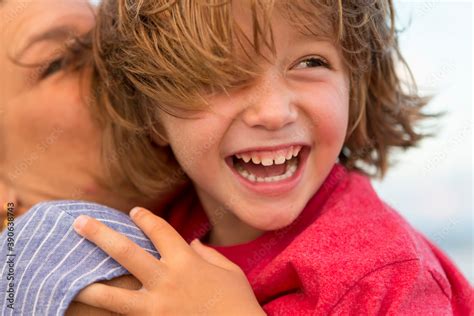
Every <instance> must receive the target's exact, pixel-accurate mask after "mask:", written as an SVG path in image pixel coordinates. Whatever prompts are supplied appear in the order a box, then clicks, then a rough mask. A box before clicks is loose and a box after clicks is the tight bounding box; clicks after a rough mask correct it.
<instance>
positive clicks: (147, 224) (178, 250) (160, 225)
mask: <svg viewBox="0 0 474 316" xmlns="http://www.w3.org/2000/svg"><path fill="white" fill-rule="evenodd" d="M130 217H131V218H132V219H133V221H134V222H135V224H137V226H138V227H140V229H141V230H142V231H143V232H144V233H145V235H147V236H148V238H150V240H151V241H152V242H153V244H154V245H155V247H156V249H158V251H159V252H160V255H161V256H162V257H163V258H166V259H168V260H171V261H172V259H173V257H179V256H177V255H178V254H183V253H192V251H191V248H190V247H189V245H188V244H187V243H186V241H185V240H184V239H183V237H181V235H180V234H179V233H178V232H177V231H176V230H175V229H174V228H173V227H172V226H171V225H170V224H169V223H168V222H167V221H165V220H164V219H162V218H161V217H158V216H156V215H155V214H153V213H152V212H150V211H148V210H147V209H144V208H140V207H136V208H134V209H133V210H132V211H130Z"/></svg>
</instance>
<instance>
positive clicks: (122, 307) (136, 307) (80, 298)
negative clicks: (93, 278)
mask: <svg viewBox="0 0 474 316" xmlns="http://www.w3.org/2000/svg"><path fill="white" fill-rule="evenodd" d="M74 301H77V302H81V303H84V304H87V305H90V306H94V307H97V308H102V309H106V310H109V311H112V312H114V313H119V314H128V313H131V312H133V313H139V312H140V308H141V307H142V306H145V301H144V297H143V292H141V291H133V290H127V289H122V288H118V287H115V286H110V285H105V284H102V283H93V284H91V285H89V286H87V287H86V288H84V289H82V290H81V291H80V292H79V294H77V296H76V297H75V298H74Z"/></svg>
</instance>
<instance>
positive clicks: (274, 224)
mask: <svg viewBox="0 0 474 316" xmlns="http://www.w3.org/2000/svg"><path fill="white" fill-rule="evenodd" d="M302 211H303V207H301V208H299V209H291V208H278V209H271V210H268V209H267V210H263V209H262V210H257V211H254V212H252V213H251V214H248V215H249V218H245V219H243V220H244V221H245V222H247V224H248V225H250V226H252V227H254V228H256V229H259V230H262V231H271V230H278V229H281V228H284V227H287V226H289V225H291V224H292V223H293V222H294V221H295V220H296V218H297V217H298V216H299V215H300V213H301V212H302Z"/></svg>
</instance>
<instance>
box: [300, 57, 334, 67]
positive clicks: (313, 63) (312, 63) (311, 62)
mask: <svg viewBox="0 0 474 316" xmlns="http://www.w3.org/2000/svg"><path fill="white" fill-rule="evenodd" d="M315 67H326V68H330V67H329V63H328V62H327V61H326V60H325V59H323V58H321V57H315V56H312V57H309V58H305V59H303V60H301V61H299V62H298V63H297V64H295V66H293V67H292V69H305V68H315Z"/></svg>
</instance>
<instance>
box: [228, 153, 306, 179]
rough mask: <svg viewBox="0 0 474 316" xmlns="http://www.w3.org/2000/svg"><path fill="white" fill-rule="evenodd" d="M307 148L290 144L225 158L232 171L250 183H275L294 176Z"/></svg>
mask: <svg viewBox="0 0 474 316" xmlns="http://www.w3.org/2000/svg"><path fill="white" fill-rule="evenodd" d="M307 151H308V148H307V146H302V145H292V146H287V147H284V148H280V149H277V150H271V151H248V152H241V153H237V154H235V155H232V156H229V157H227V158H226V162H227V164H228V165H229V167H230V168H231V169H233V170H234V173H237V174H238V175H240V176H241V177H242V178H244V179H245V180H247V181H249V182H251V183H255V184H256V183H262V184H263V183H275V182H283V181H284V180H287V179H291V178H294V177H295V176H296V174H297V171H298V169H299V168H298V167H299V166H300V165H301V161H302V160H303V158H305V157H306V156H307Z"/></svg>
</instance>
